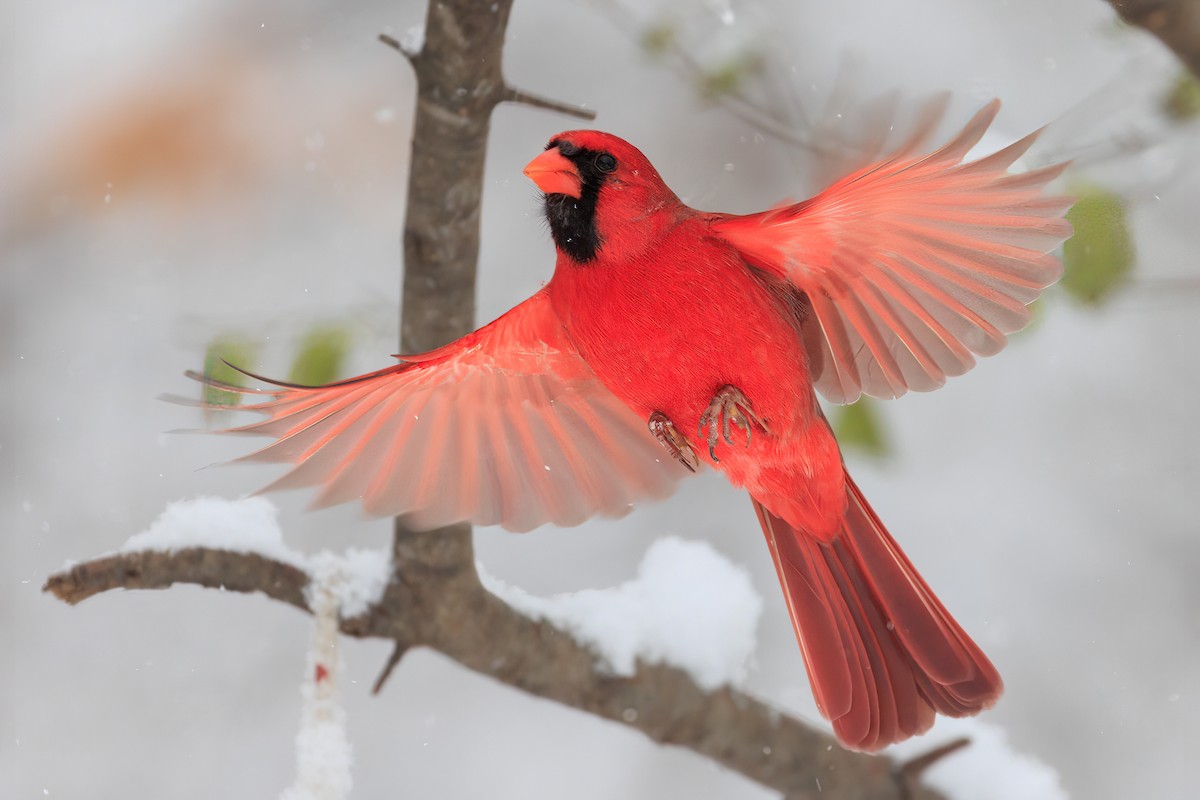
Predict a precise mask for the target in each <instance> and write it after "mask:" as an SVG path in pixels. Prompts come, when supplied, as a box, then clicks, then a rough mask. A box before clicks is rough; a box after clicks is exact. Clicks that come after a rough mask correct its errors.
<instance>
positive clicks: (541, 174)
mask: <svg viewBox="0 0 1200 800" xmlns="http://www.w3.org/2000/svg"><path fill="white" fill-rule="evenodd" d="M524 171H525V175H526V176H527V177H528V178H529V180H531V181H533V182H534V183H535V184H537V187H538V188H539V189H541V190H542V191H543V192H545V193H546V194H565V195H567V196H568V197H575V198H578V197H579V196H580V195H581V194H582V193H583V180H582V179H581V178H580V177H579V170H577V169H576V168H575V165H574V164H572V163H571V162H570V161H568V160H567V158H566V156H564V155H563V154H562V153H560V152H558V148H557V147H551V148H550V149H549V150H547V151H546V152H544V153H542V154H541V155H540V156H538V157H537V158H535V159H534V160H533V161H530V162H529V163H528V164H526V165H525V170H524Z"/></svg>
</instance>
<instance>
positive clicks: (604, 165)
mask: <svg viewBox="0 0 1200 800" xmlns="http://www.w3.org/2000/svg"><path fill="white" fill-rule="evenodd" d="M616 168H617V160H616V159H615V158H613V157H612V156H610V155H609V154H608V153H601V154H600V155H598V156H596V169H598V170H600V171H601V172H612V171H613V170H614V169H616Z"/></svg>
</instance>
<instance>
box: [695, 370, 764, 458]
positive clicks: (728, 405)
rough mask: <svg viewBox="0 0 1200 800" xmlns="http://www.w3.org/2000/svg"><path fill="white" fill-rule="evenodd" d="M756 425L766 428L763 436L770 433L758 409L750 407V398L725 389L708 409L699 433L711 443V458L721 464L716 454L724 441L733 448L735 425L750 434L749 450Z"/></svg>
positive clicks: (727, 388)
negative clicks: (757, 412)
mask: <svg viewBox="0 0 1200 800" xmlns="http://www.w3.org/2000/svg"><path fill="white" fill-rule="evenodd" d="M752 422H753V423H755V424H756V425H758V427H760V428H762V429H763V433H767V432H768V431H767V424H766V423H765V422H763V421H762V418H761V417H759V416H758V415H757V414H755V413H754V408H753V407H752V406H751V405H750V401H749V399H747V398H746V395H744V394H742V390H741V389H739V388H737V387H736V386H722V387H721V388H720V389H719V390H717V393H716V394H715V395H713V399H712V402H710V403H709V404H708V408H707V409H705V410H704V413H703V414H701V415H700V427H699V428H698V429H697V432H698V433H699V434H700V435H701V436H703V437H704V438H705V439H706V440H707V442H708V455H709V456H710V457H711V458H712V460H713V461H717V460H719V459H718V458H717V452H716V447H717V442H718V441H720V440H721V439H724V440H725V443H726V444H733V435H732V434H733V430H732V426H734V425H737V426H738V427H740V428H742V429H743V430H744V431H746V446H747V447H749V446H750V439H751V435H752V434H753V429H752V428H751V425H750V423H752ZM706 427H707V428H708V433H707V434H706V433H705V432H704V429H705V428H706Z"/></svg>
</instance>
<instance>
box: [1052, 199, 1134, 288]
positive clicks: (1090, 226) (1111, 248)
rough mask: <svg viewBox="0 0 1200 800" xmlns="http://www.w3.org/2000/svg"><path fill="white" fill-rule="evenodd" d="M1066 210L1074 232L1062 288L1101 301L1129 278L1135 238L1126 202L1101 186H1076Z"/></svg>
mask: <svg viewBox="0 0 1200 800" xmlns="http://www.w3.org/2000/svg"><path fill="white" fill-rule="evenodd" d="M1073 194H1074V195H1075V196H1076V197H1077V198H1078V199H1077V200H1076V201H1075V205H1074V206H1073V207H1072V208H1071V210H1070V211H1068V212H1067V221H1069V222H1070V223H1071V225H1072V227H1074V228H1075V235H1074V236H1072V237H1071V238H1070V239H1068V240H1067V241H1066V243H1065V244H1064V245H1063V269H1064V273H1063V279H1062V286H1063V288H1064V289H1065V290H1066V291H1067V292H1068V293H1069V294H1070V295H1071V296H1072V297H1074V298H1076V299H1078V300H1081V301H1083V302H1084V303H1088V304H1089V305H1099V304H1100V303H1102V302H1103V301H1105V300H1107V299H1108V298H1109V296H1110V295H1111V294H1112V292H1113V291H1114V290H1116V289H1117V288H1119V287H1120V286H1121V284H1122V283H1124V282H1125V281H1126V280H1127V279H1128V278H1129V273H1130V271H1131V270H1132V269H1133V263H1134V251H1133V239H1132V237H1131V236H1130V235H1129V223H1128V221H1127V219H1126V213H1125V202H1124V201H1123V200H1122V199H1121V198H1120V197H1119V196H1117V195H1116V194H1115V193H1113V192H1110V191H1109V190H1107V189H1101V188H1099V187H1094V186H1093V187H1084V188H1080V189H1076V190H1075V191H1074V192H1073Z"/></svg>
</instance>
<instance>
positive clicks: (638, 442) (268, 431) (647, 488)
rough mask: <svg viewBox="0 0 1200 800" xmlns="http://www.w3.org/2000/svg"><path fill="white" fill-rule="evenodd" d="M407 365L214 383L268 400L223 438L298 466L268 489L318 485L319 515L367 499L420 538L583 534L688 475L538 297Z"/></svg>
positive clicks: (263, 457)
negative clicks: (258, 383) (253, 443)
mask: <svg viewBox="0 0 1200 800" xmlns="http://www.w3.org/2000/svg"><path fill="white" fill-rule="evenodd" d="M403 358H404V361H403V362H402V363H400V364H397V365H395V366H393V367H390V368H387V369H383V370H380V371H378V372H373V373H371V374H368V375H362V376H360V377H357V378H352V379H350V380H346V381H340V382H338V383H333V384H329V385H327V386H315V387H302V386H292V385H287V384H276V385H275V387H273V388H271V389H266V390H262V389H242V388H238V387H233V386H226V385H224V384H221V385H220V386H221V388H223V389H228V390H230V391H236V392H241V393H243V394H257V395H260V396H266V397H268V398H269V399H266V400H265V401H263V402H258V403H256V404H252V405H246V406H241V407H240V408H241V409H242V410H249V411H256V412H258V413H261V414H264V415H266V419H265V420H262V421H260V422H256V423H254V424H250V425H245V426H242V427H238V428H231V429H228V430H227V431H223V432H226V433H248V434H261V435H266V436H271V437H274V438H275V439H276V441H275V442H274V443H272V444H269V445H267V446H266V447H264V448H263V449H261V450H259V451H257V452H255V453H252V454H250V455H248V456H244V457H243V458H242V459H239V461H246V460H248V461H268V462H283V463H288V464H293V465H295V466H294V467H293V468H292V469H291V470H290V471H289V472H288V473H286V474H285V475H284V476H283V477H281V478H280V479H279V480H277V481H275V482H274V483H272V484H271V485H270V486H267V487H266V488H265V489H264V491H267V490H271V489H287V488H296V487H304V486H316V487H320V491H319V493H318V494H317V496H316V498H315V500H314V503H313V504H314V506H317V507H321V506H327V505H333V504H336V503H343V502H347V501H350V500H355V499H361V500H362V503H363V507H364V508H365V509H366V511H367V512H368V513H370V514H374V515H380V516H383V515H400V516H403V517H404V518H405V521H406V522H407V523H408V524H409V525H412V526H414V527H417V528H422V529H428V528H435V527H440V526H443V525H448V524H450V523H453V522H458V521H462V520H467V521H470V522H472V523H476V524H479V525H502V526H504V527H505V528H507V529H509V530H513V531H527V530H530V529H532V528H535V527H537V526H539V525H542V524H544V523H547V522H553V523H555V524H558V525H577V524H579V523H580V522H583V521H584V520H585V519H587V518H588V517H591V516H593V515H596V514H602V515H606V516H620V515H623V514H625V513H627V512H628V511H629V509H630V507H631V506H632V504H633V503H635V502H637V501H640V500H644V499H649V498H659V497H664V496H666V495H667V494H669V493H670V492H671V491H672V489H673V488H674V486H675V483H676V482H677V481H678V480H679V478H681V477H683V475H685V474H687V473H686V471H685V470H684V468H683V467H682V466H680V465H679V464H677V463H675V462H674V461H673V460H672V459H671V458H670V457H669V456H668V455H667V454H666V452H665V451H664V450H663V448H662V447H661V446H660V445H659V444H658V442H657V441H656V440H655V439H654V437H653V436H652V435H651V434H650V432H649V430H648V429H647V426H646V421H645V420H642V419H639V418H638V417H637V416H636V415H635V414H634V413H633V412H632V411H630V410H629V409H628V408H627V407H626V406H625V405H624V404H622V403H621V401H619V400H618V399H617V398H616V397H615V396H613V395H612V394H611V393H610V392H609V391H608V390H607V389H606V388H605V387H604V386H603V385H602V384H601V383H600V381H599V380H598V379H597V378H596V376H595V375H594V374H593V373H592V371H591V369H590V368H589V367H588V365H587V364H586V363H585V362H584V361H583V359H582V358H581V357H580V356H579V354H578V353H577V352H576V350H575V348H574V346H573V345H572V344H571V342H570V340H569V339H568V338H567V335H566V332H565V331H564V330H563V328H562V325H561V323H560V322H559V321H558V318H557V317H556V316H555V314H554V311H553V310H552V309H551V307H550V302H549V300H548V299H547V297H546V295H545V293H544V292H539V293H538V294H536V295H534V296H533V297H532V298H530V299H529V300H526V301H525V302H524V303H522V304H521V305H519V306H517V307H516V308H514V309H512V310H511V311H509V312H508V313H507V314H505V315H504V316H502V317H500V318H499V319H498V320H496V321H495V322H493V323H491V324H490V325H487V326H485V327H483V328H481V329H479V330H478V331H475V332H474V333H472V334H470V335H468V336H465V337H463V338H462V339H459V340H458V341H456V342H453V343H451V344H449V345H447V346H445V347H443V348H440V349H438V350H435V351H432V352H430V353H425V354H423V355H420V356H414V357H407V356H406V357H403ZM193 377H197V378H200V379H201V380H208V382H210V383H212V381H211V380H209V379H204V378H201V377H200V376H196V375H193ZM254 377H258V376H254Z"/></svg>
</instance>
